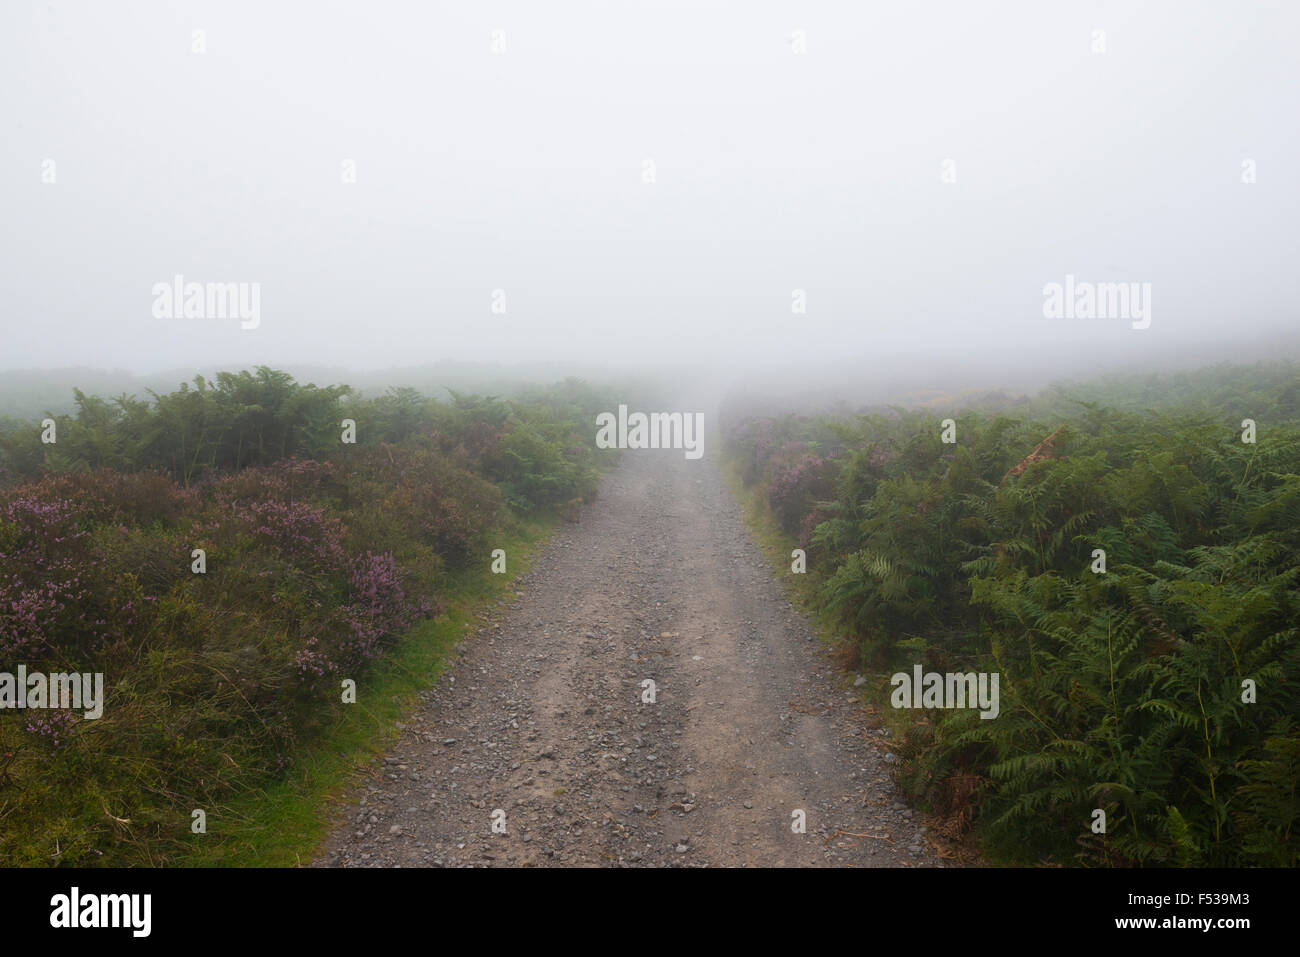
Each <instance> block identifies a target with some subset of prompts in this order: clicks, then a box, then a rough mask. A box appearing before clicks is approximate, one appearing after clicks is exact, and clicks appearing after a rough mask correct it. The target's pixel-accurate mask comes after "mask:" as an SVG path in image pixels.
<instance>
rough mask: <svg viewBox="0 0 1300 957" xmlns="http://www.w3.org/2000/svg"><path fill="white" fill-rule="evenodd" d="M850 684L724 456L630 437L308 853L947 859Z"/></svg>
mask: <svg viewBox="0 0 1300 957" xmlns="http://www.w3.org/2000/svg"><path fill="white" fill-rule="evenodd" d="M646 679H650V680H653V681H654V682H655V685H656V689H655V690H656V700H655V702H654V703H644V702H643V701H642V696H643V693H644V691H643V685H642V682H643V681H645V680H646ZM845 684H846V682H845V680H844V678H843V676H841V675H838V674H837V672H836V670H835V669H834V668H833V666H832V665H831V663H830V662H829V660H828V659H827V658H826V657H825V654H824V652H823V651H822V650H821V648H820V644H819V642H817V641H816V640H815V638H814V634H813V631H812V629H811V627H810V625H809V624H808V622H807V620H806V619H805V617H804V616H803V615H802V614H801V613H799V612H798V611H797V610H796V609H795V608H794V607H793V606H792V605H791V604H790V601H789V600H788V599H787V597H786V596H785V594H784V592H783V589H782V586H781V583H780V582H779V581H778V580H777V578H775V577H774V576H773V574H772V573H771V571H770V565H769V564H768V563H767V562H766V561H765V560H764V558H763V556H762V555H761V553H760V552H759V550H758V548H757V546H756V545H755V544H754V542H753V539H752V538H751V536H750V534H749V532H748V530H747V528H746V527H745V525H744V523H743V521H742V519H741V512H740V508H739V506H738V505H737V504H736V502H735V500H734V499H733V498H732V496H731V495H730V493H729V491H728V490H727V488H726V485H725V483H724V481H723V479H722V476H721V475H720V473H719V471H718V469H717V467H716V465H715V464H714V463H713V462H712V461H711V460H710V459H709V458H707V457H706V458H704V459H699V460H693V461H692V460H687V459H685V457H684V456H683V454H682V453H681V452H680V451H634V452H629V453H626V454H625V455H624V458H623V462H622V464H621V465H620V466H619V468H617V469H616V470H614V471H613V472H611V473H609V474H608V475H607V476H606V477H605V479H604V481H603V483H602V485H601V494H600V498H599V500H598V501H597V502H596V503H595V504H593V505H591V506H589V507H587V508H584V509H583V512H582V516H581V520H580V521H579V522H578V523H577V524H572V525H566V526H565V527H564V528H563V529H561V530H560V531H559V532H558V533H557V534H556V535H555V536H554V537H553V538H552V539H551V540H550V542H548V543H547V545H546V546H544V547H543V548H542V549H541V551H540V553H539V555H538V557H537V559H536V561H535V563H534V565H533V567H532V569H531V570H530V571H529V572H528V573H527V574H526V575H523V576H520V577H519V578H518V579H516V593H515V598H514V599H513V600H512V601H511V602H510V603H509V604H508V605H505V606H501V605H498V606H496V607H495V608H489V610H488V611H487V613H486V617H485V620H484V621H483V623H482V626H481V627H480V628H479V630H478V633H477V635H474V636H470V637H468V639H467V640H466V641H465V642H464V643H463V644H462V646H461V648H460V650H459V652H458V654H457V656H456V658H455V659H454V660H453V661H452V662H449V664H448V667H447V668H446V670H445V671H444V672H443V674H442V676H441V678H440V679H439V680H438V682H437V684H436V686H435V687H434V688H433V689H431V690H429V691H427V692H423V693H422V696H421V697H422V700H421V703H420V705H419V706H418V707H417V708H416V709H415V710H414V712H413V713H412V714H411V715H409V716H408V718H407V721H406V722H405V723H404V724H403V725H401V738H400V740H399V742H398V743H397V745H396V746H395V747H394V749H393V750H392V752H391V753H390V754H389V756H387V757H385V758H383V759H382V761H377V762H376V764H375V766H374V767H373V769H372V770H371V773H370V774H369V775H368V776H367V777H366V778H365V779H363V781H362V782H361V783H360V784H359V785H358V786H357V787H356V788H355V791H354V793H352V794H351V795H349V796H347V797H346V798H345V806H344V810H343V812H342V816H341V820H340V823H339V824H338V826H337V827H336V828H335V829H334V830H333V832H332V833H331V834H330V836H329V837H328V839H327V840H326V841H325V843H324V845H323V846H322V848H321V849H320V851H319V853H318V859H317V861H316V862H315V865H314V866H344V867H394V866H400V867H426V866H448V867H483V866H534V867H538V866H541V867H545V866H689V867H702V866H724V867H739V866H751V865H752V866H760V867H766V866H854V867H923V866H936V865H937V866H943V864H942V863H941V862H939V861H938V860H937V859H936V858H935V856H934V853H933V850H932V849H931V848H930V846H929V845H928V843H927V840H926V838H925V836H924V829H923V828H922V827H921V826H920V822H918V821H916V820H914V819H913V816H912V812H911V811H910V810H909V809H908V808H907V807H906V806H905V804H904V803H903V801H902V798H901V797H900V795H899V793H898V791H897V789H896V788H895V786H894V784H893V783H892V781H891V779H890V777H889V774H888V771H887V767H888V765H887V761H889V760H891V759H892V756H890V755H888V753H887V751H886V750H885V749H884V747H883V741H884V739H883V738H882V737H881V734H882V732H879V731H875V730H872V729H871V728H870V727H869V725H868V724H867V722H866V716H865V715H864V713H863V709H862V706H861V704H860V703H858V702H857V700H856V699H855V696H854V695H853V694H852V692H851V690H848V689H846V687H845ZM497 810H500V811H504V822H503V823H504V833H494V831H493V812H494V811H497ZM795 811H802V812H803V814H804V817H805V821H806V833H796V832H794V831H793V830H792V824H793V823H794V817H792V814H793V813H794V812H795ZM499 817H500V816H499V815H498V818H499ZM499 826H500V825H498V827H499ZM840 832H846V833H840Z"/></svg>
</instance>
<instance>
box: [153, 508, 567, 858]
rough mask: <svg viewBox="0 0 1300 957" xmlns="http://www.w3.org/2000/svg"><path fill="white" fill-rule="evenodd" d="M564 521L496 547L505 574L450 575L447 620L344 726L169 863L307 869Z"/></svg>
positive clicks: (426, 627)
mask: <svg viewBox="0 0 1300 957" xmlns="http://www.w3.org/2000/svg"><path fill="white" fill-rule="evenodd" d="M557 522H558V519H557V517H556V516H554V515H546V516H542V517H537V518H533V519H530V520H524V521H521V522H519V523H518V524H517V525H516V526H515V527H514V528H513V529H512V530H510V531H509V532H508V533H507V534H505V535H504V536H503V537H502V540H501V544H500V545H498V546H497V547H499V548H504V549H505V551H506V555H507V556H508V558H507V565H506V573H505V574H503V575H494V574H492V572H491V570H490V568H489V565H488V563H487V562H486V561H484V562H483V564H482V567H481V568H479V569H475V570H472V571H462V572H459V573H455V574H451V575H449V576H448V578H447V581H446V585H445V591H444V592H443V593H442V594H440V595H439V598H441V599H442V600H443V601H445V602H446V606H447V610H446V612H445V613H444V614H443V615H441V616H439V617H438V618H436V619H432V620H429V621H425V622H422V623H420V625H418V626H417V627H416V628H414V629H412V630H411V631H410V632H409V633H408V634H407V636H406V637H405V638H404V639H403V640H402V641H401V642H400V643H399V644H398V645H397V646H396V647H394V648H393V649H392V650H391V651H389V652H388V653H387V654H386V655H385V656H384V657H383V658H382V659H381V660H380V661H379V662H378V663H376V665H375V667H374V668H373V669H372V670H371V671H370V673H369V674H368V675H367V676H366V678H365V679H364V681H363V682H361V683H360V684H359V685H358V687H357V703H356V705H354V706H353V707H351V708H348V709H347V711H346V714H345V716H344V717H343V718H341V719H340V720H339V721H337V722H336V723H335V724H334V725H333V726H331V727H330V728H328V729H327V730H326V731H325V733H324V734H323V735H322V736H321V737H318V738H316V739H315V740H314V741H313V742H312V743H311V744H310V745H309V746H307V747H305V748H303V749H302V751H300V752H299V753H298V754H296V755H295V761H294V766H293V768H292V770H290V771H289V772H287V773H286V775H285V777H284V778H282V779H281V780H280V781H277V782H276V783H275V784H273V785H271V786H269V787H266V788H256V789H253V790H250V791H248V792H246V793H245V794H242V795H240V796H239V797H238V798H236V799H235V800H234V801H231V802H230V803H229V804H226V805H224V806H221V807H217V808H209V809H207V833H206V834H190V835H188V837H187V839H186V840H185V841H183V842H181V847H180V848H177V851H176V854H175V855H174V857H173V858H172V860H170V861H169V863H170V864H173V865H176V866H181V867H230V866H237V867H295V866H305V865H306V864H308V863H309V862H310V861H311V860H312V858H313V856H314V855H315V853H316V850H317V848H318V847H319V846H320V844H321V842H322V841H323V840H324V838H325V836H326V835H327V833H328V832H329V829H330V828H331V826H333V825H334V824H335V823H336V821H337V818H338V814H337V813H335V812H336V810H337V808H338V807H339V805H340V804H341V801H342V796H343V794H344V793H345V792H346V791H347V789H348V787H349V786H350V785H352V784H353V783H354V782H355V779H356V776H357V774H358V773H359V772H361V771H363V770H364V769H365V768H366V767H368V766H369V765H371V764H372V763H374V762H375V761H377V760H378V759H379V758H380V757H381V756H382V755H383V754H384V753H386V752H387V751H388V749H389V748H390V747H391V746H392V744H393V743H394V742H395V741H396V740H397V737H398V728H397V722H399V721H401V720H402V717H403V716H404V715H406V714H407V713H409V711H410V710H411V708H412V707H413V706H414V705H415V704H416V701H417V697H416V696H417V694H418V692H420V691H422V690H425V689H427V688H430V687H432V685H433V684H434V682H435V681H436V680H437V678H438V676H439V675H440V674H441V673H442V670H443V667H444V666H445V664H446V662H447V660H448V655H449V653H450V652H451V651H452V650H453V649H454V648H455V646H456V645H457V643H458V642H460V641H461V639H462V638H464V637H465V636H466V634H467V633H469V631H470V629H471V628H472V627H473V620H474V618H475V616H476V615H477V614H478V612H479V611H480V610H481V609H482V607H483V606H484V605H485V604H488V603H490V602H492V601H493V600H494V599H496V598H498V597H500V596H501V595H503V594H505V593H507V592H508V591H509V590H510V589H511V587H512V585H513V582H514V580H515V578H516V577H517V576H518V575H519V574H521V573H523V572H526V571H527V570H528V569H529V568H530V567H531V565H532V562H533V560H534V559H535V558H536V555H537V551H538V549H539V546H540V545H542V544H543V543H544V542H545V541H546V539H548V538H549V537H550V534H551V533H552V532H553V531H554V529H555V526H556V524H557Z"/></svg>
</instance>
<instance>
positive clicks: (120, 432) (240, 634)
mask: <svg viewBox="0 0 1300 957" xmlns="http://www.w3.org/2000/svg"><path fill="white" fill-rule="evenodd" d="M197 385H198V387H197V389H194V390H190V389H188V388H183V389H182V390H181V391H180V392H177V393H173V394H171V395H170V396H160V397H155V398H156V401H155V402H154V403H153V404H145V403H140V402H136V401H134V400H128V399H122V400H118V401H116V402H115V403H105V402H103V401H101V400H98V399H94V398H91V397H86V396H79V397H78V404H79V413H78V415H77V416H75V417H63V418H61V419H60V420H59V438H58V442H57V444H55V445H52V446H47V447H43V448H41V449H40V450H39V451H40V454H39V455H33V454H31V452H32V449H31V448H30V446H29V443H30V439H31V436H33V435H36V434H37V433H38V432H39V430H38V429H37V427H36V426H35V425H34V424H29V425H28V427H27V428H26V429H21V430H17V431H10V432H7V433H5V435H4V436H3V437H0V458H3V459H4V467H5V469H6V473H5V474H6V478H7V481H6V483H5V484H4V485H0V671H7V672H11V673H12V672H14V671H15V670H16V667H17V665H19V664H23V665H26V666H27V668H28V669H29V670H31V671H37V670H42V671H46V672H50V671H78V672H90V673H95V672H100V673H103V674H104V676H105V692H106V697H107V701H106V702H105V704H104V714H103V717H102V718H100V719H99V720H96V721H85V720H83V718H82V716H81V715H80V714H79V713H75V712H64V711H24V712H12V711H5V712H3V713H0V757H4V758H5V760H4V761H3V762H2V763H0V768H2V769H3V771H2V773H0V807H3V808H4V809H5V811H4V813H3V814H0V864H8V865H12V864H45V863H49V861H50V860H51V855H52V854H54V853H55V847H56V845H57V849H58V855H59V856H58V860H59V861H60V862H62V863H67V864H88V863H97V862H110V863H124V862H126V863H139V862H142V861H145V862H149V861H152V862H157V861H158V860H165V859H166V857H167V855H168V854H169V853H170V852H171V849H172V848H174V847H175V846H176V845H177V841H176V835H179V834H184V833H187V832H188V824H189V812H190V810H191V809H192V808H195V807H216V806H219V805H220V804H221V803H222V802H225V801H228V800H229V799H230V798H231V797H232V796H234V795H236V794H239V793H242V792H246V791H248V790H249V789H251V788H256V787H261V786H264V785H265V784H267V783H269V782H271V781H273V780H275V779H276V777H277V776H279V775H282V774H284V773H286V772H287V770H288V769H290V768H291V767H292V766H293V764H294V760H295V755H296V754H297V753H299V750H300V749H301V747H302V746H303V745H304V743H306V742H310V741H311V740H312V739H313V737H314V736H315V735H317V734H318V733H319V732H320V730H321V729H322V728H323V727H325V726H326V725H328V724H329V723H330V722H331V721H332V720H333V719H334V718H335V717H337V716H338V714H339V713H340V711H341V709H342V707H343V705H342V704H341V700H340V697H341V696H340V693H339V687H340V680H341V679H343V678H351V679H354V680H357V681H358V683H360V682H362V681H363V680H364V679H365V676H366V673H367V670H368V669H369V668H370V667H371V666H372V665H373V663H374V662H375V661H376V660H378V659H380V658H381V657H382V656H383V655H384V654H385V653H387V652H388V651H389V650H390V649H392V648H393V647H394V645H395V644H396V643H397V642H398V641H400V640H401V639H402V638H403V636H404V635H405V634H407V633H408V632H409V631H410V629H411V628H412V627H413V626H414V625H415V624H416V623H418V622H419V621H421V620H422V619H427V618H430V617H433V616H437V615H439V614H441V613H442V611H443V599H442V597H441V592H442V591H443V589H444V587H445V586H446V585H447V582H448V580H449V579H448V578H447V576H448V575H449V574H452V573H454V572H455V571H456V570H458V569H464V568H467V567H469V566H471V565H478V566H479V567H484V566H486V563H487V562H488V559H489V553H490V550H491V545H490V543H491V541H492V539H493V538H494V536H496V535H498V534H499V532H500V531H501V530H502V528H503V526H505V525H506V524H507V523H509V522H511V521H512V516H513V515H515V514H520V511H521V510H532V509H535V508H537V507H540V506H543V505H547V504H551V503H555V502H558V501H563V500H565V499H567V498H571V497H572V496H573V495H576V494H582V492H583V491H584V490H590V489H593V488H594V484H595V476H596V466H597V464H598V459H597V457H596V452H595V450H594V448H593V443H594V435H595V430H594V427H593V426H591V425H590V422H591V419H592V418H593V417H594V411H592V412H589V409H594V408H598V407H599V406H601V405H603V404H605V403H604V402H603V401H602V400H601V399H600V398H599V397H598V395H597V394H596V393H595V392H594V391H593V390H590V389H588V388H587V387H585V386H582V385H581V384H580V383H566V384H565V385H564V386H562V387H559V388H558V389H557V390H556V391H555V393H554V394H553V395H552V394H550V393H545V392H543V393H540V394H538V395H537V396H535V397H533V398H531V399H529V400H518V401H515V402H511V403H504V402H501V401H499V400H493V399H487V400H481V399H477V398H474V397H464V396H458V397H455V399H454V400H453V403H452V404H451V405H444V404H441V403H437V402H434V401H433V400H428V399H424V398H422V397H420V396H418V395H417V394H415V393H413V392H411V391H410V390H397V391H395V392H393V393H390V394H389V395H388V396H384V397H380V398H378V399H374V400H362V399H358V398H356V397H352V398H351V399H350V400H349V402H350V403H351V404H350V405H348V406H347V414H348V415H349V416H350V417H353V418H355V419H356V421H357V426H358V428H357V434H358V443H357V444H355V445H344V444H343V443H341V442H340V441H339V434H340V433H339V428H338V423H339V421H340V420H341V418H342V416H343V408H344V407H343V406H342V405H341V404H340V403H341V402H342V400H343V399H344V397H346V396H348V395H349V391H348V390H347V389H346V387H335V388H331V389H317V388H315V387H313V386H298V385H297V384H296V383H294V382H293V381H292V379H290V378H289V377H287V376H285V375H284V374H283V373H277V372H274V371H272V370H258V372H257V373H255V374H250V373H240V374H237V375H231V374H223V375H222V376H219V377H218V379H217V384H216V386H215V387H210V386H209V385H208V384H207V383H204V382H203V381H202V380H198V382H197ZM511 506H514V509H515V510H514V511H513V512H512V509H511ZM195 549H202V550H203V552H204V553H205V556H204V560H205V563H206V572H205V573H204V574H195V573H194V572H193V571H192V562H193V561H194V560H195V558H194V554H193V553H194V550H195ZM110 806H111V811H110V810H109V809H110ZM54 807H57V808H58V809H59V810H58V811H55V810H53V808H54ZM128 819H129V820H130V821H131V827H130V833H129V834H128V833H127V832H126V831H125V830H124V829H123V827H122V826H121V825H119V824H117V823H115V821H118V820H128ZM142 855H143V856H142Z"/></svg>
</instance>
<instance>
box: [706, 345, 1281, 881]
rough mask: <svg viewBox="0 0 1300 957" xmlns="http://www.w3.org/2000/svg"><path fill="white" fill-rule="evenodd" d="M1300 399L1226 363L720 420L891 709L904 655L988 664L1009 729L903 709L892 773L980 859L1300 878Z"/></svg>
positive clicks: (840, 636)
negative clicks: (971, 401) (972, 398)
mask: <svg viewBox="0 0 1300 957" xmlns="http://www.w3.org/2000/svg"><path fill="white" fill-rule="evenodd" d="M1298 385H1300V376H1297V373H1296V370H1295V368H1294V367H1293V366H1290V365H1285V364H1283V365H1269V366H1263V365H1261V366H1257V367H1253V368H1240V367H1226V366H1224V367H1216V368H1214V369H1211V370H1206V371H1204V372H1202V373H1199V374H1196V375H1190V374H1184V375H1178V376H1170V377H1154V376H1153V377H1143V378H1140V379H1137V378H1132V379H1112V380H1107V381H1105V382H1100V383H1086V384H1083V385H1081V386H1071V387H1062V388H1056V389H1052V390H1048V391H1047V392H1046V393H1044V394H1043V395H1042V396H1040V397H1038V398H1037V399H1035V400H1034V401H1032V402H1028V403H1024V404H1022V405H1021V406H1020V407H1018V408H1017V410H1016V414H1014V415H1011V414H1005V413H987V412H982V411H980V410H979V409H977V408H966V409H953V410H952V411H951V412H949V413H946V414H945V413H937V414H936V413H935V412H933V411H926V412H915V411H907V410H902V409H894V410H886V411H884V412H881V413H875V414H865V415H856V416H855V415H843V416H838V417H831V416H822V417H817V416H812V417H808V416H794V415H792V416H787V417H785V418H764V419H747V418H745V417H744V416H743V415H739V414H737V412H736V410H732V412H731V414H730V422H729V426H728V434H727V443H728V455H729V456H730V458H731V461H732V464H733V467H734V468H735V469H736V470H737V471H738V473H739V475H740V478H741V480H742V481H743V484H744V486H745V487H746V488H748V489H749V494H750V495H751V496H752V497H758V498H761V499H762V501H763V502H764V505H765V508H766V509H767V511H768V512H769V513H770V516H771V519H772V521H774V522H776V523H779V526H780V528H781V529H782V532H783V534H784V535H785V536H786V545H787V547H788V548H790V547H800V548H803V549H805V550H806V552H807V559H808V572H807V574H808V576H809V578H808V582H807V588H806V589H805V594H807V595H809V596H810V600H811V602H812V605H813V606H814V608H815V609H816V610H818V611H819V612H820V613H821V614H822V615H823V616H824V619H825V620H826V621H827V622H829V624H830V627H831V628H832V629H833V631H834V634H835V636H836V639H837V642H838V644H839V647H840V651H841V652H842V653H843V655H844V658H845V659H846V663H847V664H849V665H851V666H852V667H853V668H855V669H857V670H861V671H863V672H864V673H868V674H870V675H872V676H874V677H873V681H872V687H873V688H875V689H877V691H878V694H877V699H878V700H879V701H881V702H883V703H884V707H885V708H888V707H889V705H888V691H889V686H888V676H889V675H890V674H891V673H893V672H896V671H905V672H907V673H909V674H910V673H911V671H912V668H913V666H914V665H915V664H921V665H922V666H923V668H924V669H925V670H926V671H937V672H940V673H945V672H989V673H998V674H999V675H1000V680H1001V709H1000V714H999V715H998V716H997V718H996V719H993V720H985V719H981V718H980V716H979V713H978V712H977V711H976V710H973V709H952V710H946V709H945V710H940V709H933V708H932V709H921V710H916V711H911V712H907V714H906V717H905V718H902V717H899V716H898V715H895V718H896V720H900V721H903V722H904V723H905V734H904V739H903V740H902V741H901V742H900V756H901V757H902V758H903V761H902V763H901V772H900V780H901V781H902V783H903V784H904V785H905V787H906V788H907V789H908V790H909V791H910V792H911V793H912V794H913V796H914V797H916V798H917V799H919V800H920V801H921V802H922V803H923V804H925V805H928V806H929V807H930V808H931V809H932V810H934V811H935V812H937V813H938V814H940V815H941V816H943V817H944V818H945V819H946V821H947V822H948V824H949V825H950V826H951V827H954V828H957V829H962V828H968V827H969V828H973V829H974V831H973V833H974V834H975V835H977V836H978V837H979V838H980V840H981V841H982V843H983V846H984V848H985V850H986V851H987V852H988V853H989V854H990V855H991V856H992V857H993V859H995V860H1002V861H1008V862H1022V863H1031V862H1043V861H1046V862H1056V863H1065V864H1079V863H1082V864H1091V865H1116V866H1126V865H1142V864H1146V865H1183V866H1196V865H1218V866H1225V865H1226V866H1236V865H1295V864H1296V863H1298V862H1300V854H1298V852H1297V842H1296V835H1295V823H1296V818H1297V815H1298V813H1300V798H1298V797H1297V793H1296V789H1297V782H1298V781H1300V731H1298V730H1297V719H1298V718H1300V683H1298V682H1297V677H1298V676H1300V667H1298V665H1300V641H1298V640H1297V639H1298V629H1300V590H1297V577H1298V576H1300V421H1298V420H1300V402H1298V394H1300V393H1298ZM945 418H952V419H953V420H954V421H953V423H952V424H953V425H955V436H954V437H955V442H952V443H945V442H944V441H943V440H942V433H943V432H944V428H943V424H942V420H943V419H945ZM1244 419H1252V420H1254V421H1255V423H1256V429H1257V434H1256V437H1255V438H1256V441H1254V442H1253V443H1248V442H1244V441H1243V431H1244V430H1243V425H1242V423H1243V420H1244ZM1097 550H1100V551H1103V552H1104V558H1105V565H1104V572H1103V571H1099V570H1098V566H1097V555H1098V551H1097ZM1246 682H1253V686H1254V688H1255V698H1254V701H1253V702H1248V701H1245V700H1243V698H1248V697H1249V694H1248V693H1247V692H1246V690H1245V689H1246V688H1247V687H1249V685H1245V684H1244V683H1246ZM1098 808H1100V809H1102V810H1104V811H1105V813H1106V822H1107V823H1106V830H1105V833H1104V834H1102V833H1094V830H1093V827H1092V825H1093V821H1094V810H1095V809H1098Z"/></svg>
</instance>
